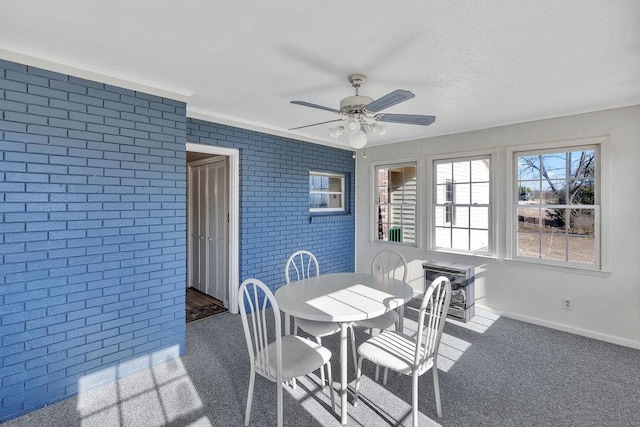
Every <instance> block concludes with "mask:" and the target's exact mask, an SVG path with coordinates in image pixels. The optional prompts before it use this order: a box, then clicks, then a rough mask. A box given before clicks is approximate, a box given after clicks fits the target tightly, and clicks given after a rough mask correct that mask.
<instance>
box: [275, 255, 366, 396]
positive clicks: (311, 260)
mask: <svg viewBox="0 0 640 427" xmlns="http://www.w3.org/2000/svg"><path fill="white" fill-rule="evenodd" d="M319 274H320V267H319V265H318V259H317V258H316V257H315V255H313V254H312V253H311V252H309V251H305V250H301V251H297V252H294V253H293V254H291V256H290V257H289V259H288V260H287V264H286V266H285V270H284V277H285V281H286V283H291V282H292V281H297V280H303V279H307V278H309V277H313V276H317V275H319ZM293 323H294V328H293V334H294V335H298V328H300V329H302V330H303V331H305V332H306V333H307V334H309V335H311V336H313V337H314V338H315V339H316V342H317V343H318V344H320V345H322V337H327V336H329V335H333V334H336V333H339V332H340V325H339V324H337V323H335V322H320V321H316V320H308V319H298V318H294V319H293ZM351 339H352V340H353V331H352V334H351ZM324 379H325V377H324V372H323V371H320V381H322V386H323V387H324ZM293 384H294V385H295V382H294V383H293ZM329 385H331V381H329Z"/></svg>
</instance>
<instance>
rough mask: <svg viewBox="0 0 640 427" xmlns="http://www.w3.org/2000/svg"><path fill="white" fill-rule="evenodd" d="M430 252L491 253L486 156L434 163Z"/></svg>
mask: <svg viewBox="0 0 640 427" xmlns="http://www.w3.org/2000/svg"><path fill="white" fill-rule="evenodd" d="M433 166H434V173H435V179H434V185H435V191H434V193H433V194H434V200H433V240H432V247H433V249H450V250H455V251H464V252H474V253H490V251H491V246H490V243H489V241H490V239H489V236H490V234H491V233H490V231H491V230H490V224H491V204H490V200H491V197H490V175H491V174H490V172H491V158H490V157H489V156H483V157H476V158H467V159H459V160H451V159H447V160H436V161H434V163H433Z"/></svg>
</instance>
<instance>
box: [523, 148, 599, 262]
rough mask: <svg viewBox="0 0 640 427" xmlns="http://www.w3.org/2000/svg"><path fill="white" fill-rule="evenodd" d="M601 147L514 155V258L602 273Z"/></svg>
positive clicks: (528, 152)
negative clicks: (600, 226) (572, 265)
mask: <svg viewBox="0 0 640 427" xmlns="http://www.w3.org/2000/svg"><path fill="white" fill-rule="evenodd" d="M598 160H599V158H598V147H596V146H586V147H571V148H568V149H567V148H565V149H563V148H560V149H555V150H554V149H550V150H544V151H542V150H540V151H526V152H516V153H514V166H515V171H514V172H515V186H514V188H513V190H512V191H513V192H514V193H513V194H514V198H513V199H514V204H513V210H514V211H513V219H514V221H513V223H512V227H513V229H514V233H513V234H514V236H515V242H514V243H515V244H514V248H515V254H514V255H515V257H516V258H520V259H523V258H524V259H526V258H528V259H537V260H539V261H543V262H545V263H552V264H568V265H571V264H574V265H576V266H579V265H582V266H585V265H586V266H590V267H592V268H598V267H599V264H600V260H599V252H600V248H599V215H600V205H599V194H598V188H599V182H598V173H597V169H598V168H597V166H598Z"/></svg>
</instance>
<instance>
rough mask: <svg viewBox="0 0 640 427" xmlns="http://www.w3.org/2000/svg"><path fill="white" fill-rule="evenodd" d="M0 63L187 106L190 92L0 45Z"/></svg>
mask: <svg viewBox="0 0 640 427" xmlns="http://www.w3.org/2000/svg"><path fill="white" fill-rule="evenodd" d="M0 59H5V60H7V61H11V62H17V63H19V64H24V65H27V66H31V67H37V68H43V69H45V70H49V71H54V72H57V73H61V74H67V75H71V76H74V77H79V78H83V79H87V80H92V81H96V82H99V83H104V84H109V85H113V86H117V87H121V88H124V89H130V90H135V91H138V92H143V93H147V94H150V95H156V96H160V97H163V98H169V99H173V100H176V101H181V102H184V103H186V102H188V101H189V98H190V97H191V96H192V95H193V92H192V91H189V90H184V89H180V88H176V87H171V86H167V85H162V84H160V83H156V82H152V81H149V80H144V79H138V78H133V77H130V76H126V75H116V74H113V73H109V72H104V71H102V70H100V69H99V68H97V67H91V66H89V65H86V64H81V63H79V62H74V61H69V60H67V59H64V58H61V57H59V56H55V55H51V54H49V53H45V52H42V51H38V50H33V49H28V48H24V47H17V46H13V45H11V44H8V43H4V42H0Z"/></svg>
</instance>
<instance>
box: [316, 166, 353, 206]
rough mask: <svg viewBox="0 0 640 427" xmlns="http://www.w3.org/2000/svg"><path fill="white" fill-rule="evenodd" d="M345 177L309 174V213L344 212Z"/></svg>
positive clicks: (333, 174)
mask: <svg viewBox="0 0 640 427" xmlns="http://www.w3.org/2000/svg"><path fill="white" fill-rule="evenodd" d="M344 188H345V176H344V175H343V174H336V173H326V172H314V171H311V172H309V212H314V213H322V212H335V213H339V212H345V210H346V209H345V190H344Z"/></svg>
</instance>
